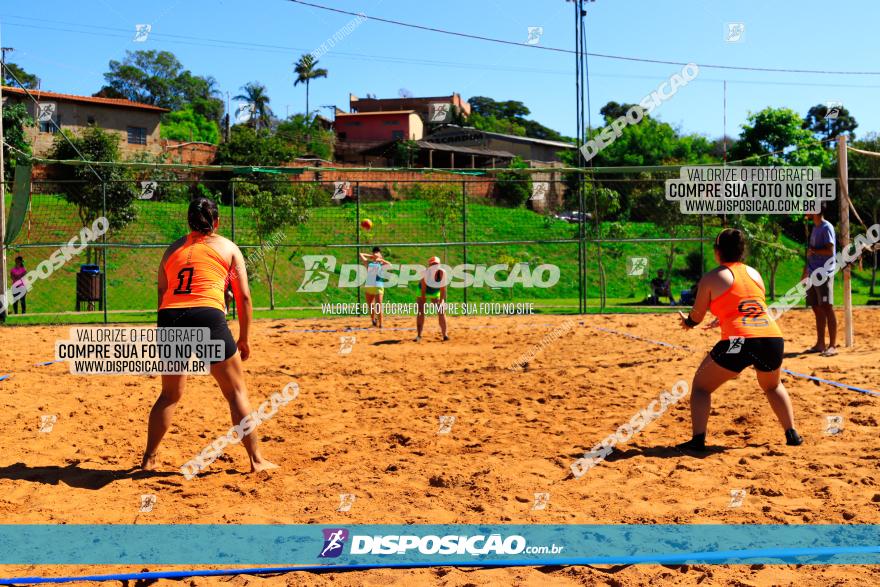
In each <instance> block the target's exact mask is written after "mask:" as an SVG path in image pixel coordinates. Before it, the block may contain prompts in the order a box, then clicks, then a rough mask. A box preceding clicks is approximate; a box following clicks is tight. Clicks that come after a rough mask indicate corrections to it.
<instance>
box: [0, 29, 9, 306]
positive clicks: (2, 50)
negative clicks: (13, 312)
mask: <svg viewBox="0 0 880 587" xmlns="http://www.w3.org/2000/svg"><path fill="white" fill-rule="evenodd" d="M7 51H12V48H11V47H3V46H2V42H0V273H2V277H0V300H2V303H0V305H2V306H3V311H2V313H0V319H2V321H3V322H5V321H6V311H7V310H8V308H6V292H7V291H8V289H7V283H6V161H5V157H4V155H5V154H4V152H3V146H4V145H5V143H4V137H3V80H4V79H6V52H7Z"/></svg>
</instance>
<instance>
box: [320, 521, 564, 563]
mask: <svg viewBox="0 0 880 587" xmlns="http://www.w3.org/2000/svg"><path fill="white" fill-rule="evenodd" d="M323 533H324V546H323V548H322V550H321V553H320V554H318V558H335V557H338V556H339V555H340V554H342V552H343V550H344V549H345V543H346V541H347V540H348V538H349V532H348V530H347V529H345V528H328V529H325V530H323ZM350 538H351V549H350V552H349V554H352V555H355V554H376V555H379V554H382V555H388V554H396V555H405V554H408V553H409V551H415V552H416V553H418V554H427V555H430V554H439V555H463V554H469V555H471V556H485V555H517V554H559V553H561V552H562V550H563V548H565V547H564V546H557V545H556V544H552V545H550V546H528V545H527V544H526V539H525V538H524V537H522V536H520V535H518V534H514V535H511V536H506V537H502V535H501V534H489V535H488V536H487V535H484V534H477V535H473V536H463V535H456V534H450V535H445V536H437V535H427V536H415V535H375V536H366V535H359V534H355V535H352V536H350Z"/></svg>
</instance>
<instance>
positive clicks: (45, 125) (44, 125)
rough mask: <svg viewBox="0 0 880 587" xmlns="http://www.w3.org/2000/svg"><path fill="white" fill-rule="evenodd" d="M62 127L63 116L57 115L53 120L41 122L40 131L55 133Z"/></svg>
mask: <svg viewBox="0 0 880 587" xmlns="http://www.w3.org/2000/svg"><path fill="white" fill-rule="evenodd" d="M59 128H61V116H59V115H57V114H56V115H55V118H54V119H53V120H48V121H46V122H41V123H40V132H45V133H49V134H53V135H54V134H55V133H57V132H58V129H59Z"/></svg>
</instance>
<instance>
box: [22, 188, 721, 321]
mask: <svg viewBox="0 0 880 587" xmlns="http://www.w3.org/2000/svg"><path fill="white" fill-rule="evenodd" d="M373 175H374V176H375V175H376V174H375V173H374V174H373ZM670 177H671V175H670ZM664 179H665V177H656V176H655V177H651V178H648V179H645V178H642V179H639V178H638V177H636V178H633V179H630V180H624V179H621V178H617V177H612V178H606V179H605V180H603V181H599V180H596V179H590V180H588V181H587V182H586V183H585V184H584V188H583V189H584V193H585V197H584V198H583V204H581V203H580V201H579V199H578V197H577V182H576V181H573V180H572V178H567V177H566V176H565V175H563V174H555V175H554V176H552V178H551V179H549V180H546V181H542V180H540V178H537V177H535V176H528V175H524V176H520V177H513V178H512V179H511V178H508V179H500V178H499V177H483V176H468V175H460V176H453V178H452V179H449V180H437V179H424V180H411V179H399V178H389V179H387V180H385V179H372V178H370V179H368V180H352V181H321V180H311V181H309V180H303V179H301V178H299V177H295V176H294V177H290V176H273V175H266V176H246V177H237V176H233V175H231V174H230V175H229V176H227V177H216V178H214V177H199V178H197V179H161V180H149V179H138V180H125V181H108V182H103V183H99V182H98V181H97V179H95V180H94V181H57V180H33V181H32V182H31V194H30V201H29V207H28V211H27V214H26V217H25V219H24V222H23V224H22V226H21V229H20V232H19V233H18V235H17V236H16V238H15V240H14V241H13V242H12V243H11V245H10V246H9V247H8V249H7V256H8V259H9V265H10V267H12V265H13V264H14V259H15V258H16V257H18V256H21V257H22V258H23V260H24V264H25V267H26V268H27V269H28V270H32V269H35V268H37V267H39V266H40V265H41V263H43V261H46V260H52V259H53V254H56V251H57V250H58V249H59V248H62V249H63V248H64V247H66V246H67V245H68V243H69V242H70V240H71V239H72V238H74V237H77V238H79V236H80V231H81V230H82V229H83V227H90V226H92V224H93V222H94V221H95V219H96V218H99V217H106V218H108V219H109V221H110V228H109V230H108V231H107V232H106V234H104V235H102V236H96V237H95V239H94V240H93V242H91V244H90V246H88V247H86V248H85V249H84V250H82V251H81V252H79V253H77V254H75V255H72V256H70V258H69V259H68V260H66V261H65V262H59V263H57V267H55V265H56V263H55V262H54V261H50V263H49V265H50V266H52V271H51V274H49V275H40V279H39V281H38V282H35V283H34V285H33V287H32V289H31V290H30V292H29V293H28V296H27V303H28V314H29V315H30V316H31V318H29V320H34V321H38V320H43V321H52V320H55V319H58V320H62V321H99V320H103V319H105V316H106V318H107V319H109V320H137V319H141V318H142V319H144V320H150V319H152V317H153V316H154V313H155V309H156V275H157V269H158V266H159V263H160V260H161V258H162V254H163V252H164V250H165V249H166V248H167V247H168V246H169V245H170V244H171V243H172V242H174V241H175V240H176V239H178V238H180V237H181V236H184V235H185V234H187V233H188V232H189V230H188V227H187V220H186V211H187V206H188V204H189V202H190V200H191V199H192V198H194V197H198V196H205V197H209V198H211V199H213V200H215V201H216V202H218V204H219V207H220V227H219V233H220V234H221V235H223V236H225V237H227V238H230V239H232V240H233V241H234V242H235V243H236V244H238V246H239V247H240V248H241V250H242V251H243V253H244V255H245V257H246V259H247V261H248V272H249V279H250V283H251V289H252V292H253V296H254V302H255V307H256V308H257V309H258V310H261V311H263V310H269V309H270V308H271V309H273V310H274V312H275V314H274V315H278V316H284V315H297V314H296V312H304V313H306V314H305V315H307V313H308V312H313V313H314V312H315V311H316V310H317V311H320V310H321V309H322V308H324V307H326V305H328V304H337V303H349V302H363V301H364V299H365V296H364V284H363V283H360V284H357V283H355V284H353V285H351V286H349V285H348V284H347V282H346V280H347V279H348V278H349V277H351V276H353V275H355V274H354V273H353V272H354V271H355V269H353V267H352V266H356V265H358V264H360V260H359V258H358V254H359V253H368V252H370V251H371V249H372V248H373V247H374V246H378V247H380V248H381V249H382V251H383V254H384V256H385V258H386V259H387V260H388V261H389V262H391V263H393V264H395V265H396V266H397V265H421V266H424V265H426V263H427V260H428V259H429V258H430V257H432V256H438V257H440V258H441V260H442V261H443V263H444V264H446V265H449V266H450V267H452V268H453V273H454V272H455V270H456V268H458V271H460V277H462V278H461V279H459V280H458V283H460V284H463V283H467V287H456V286H455V284H453V286H452V287H450V288H448V301H449V302H450V303H468V304H489V303H491V304H495V303H500V304H509V305H511V307H512V305H514V304H521V305H522V304H532V305H533V306H532V308H533V309H534V311H547V312H584V311H589V310H591V309H598V308H627V307H641V306H646V305H652V304H661V305H665V304H669V303H670V301H671V300H670V299H669V295H667V296H666V297H665V298H664V297H660V298H659V299H658V296H656V295H655V294H656V289H657V288H656V284H652V280H657V279H658V273H657V272H658V271H660V270H662V271H663V276H662V278H663V279H665V280H666V281H669V287H668V289H669V292H668V294H671V296H672V300H675V301H676V302H682V301H686V300H687V296H688V293H687V292H688V291H689V290H690V289H691V287H692V285H693V283H694V282H695V280H696V279H697V278H698V277H699V275H700V273H701V271H702V270H703V268H704V267H705V264H706V262H707V261H706V254H707V253H706V251H707V248H706V245H705V241H707V240H709V241H710V240H711V239H710V238H709V237H706V232H705V231H706V226H705V225H704V224H705V220H704V218H703V217H698V216H687V215H680V214H668V213H667V212H668V210H669V209H670V208H671V207H672V205H671V204H669V203H667V202H664V201H663V196H662V191H663V180H664ZM627 181H629V183H625V182H627ZM638 190H641V191H642V192H643V193H641V195H640V197H639V198H635V197H634V196H632V194H633V193H634V192H635V191H638ZM646 194H647V196H646ZM657 194H659V197H657ZM627 195H629V196H630V197H632V201H633V202H634V201H636V200H638V202H640V203H639V204H638V206H641V207H642V208H645V206H646V205H645V204H644V201H645V199H646V198H647V197H651V198H653V199H654V200H656V202H655V203H654V204H653V205H654V207H655V208H656V210H650V209H641V208H639V207H638V206H635V205H634V204H633V203H632V202H628V201H627V202H623V201H621V199H622V198H623V197H624V196H627ZM626 206H628V207H629V208H630V209H627V210H624V209H623V208H624V207H626ZM624 214H626V215H628V216H633V215H635V216H640V217H643V218H644V220H643V221H639V220H627V221H621V220H619V219H620V218H622V217H623V216H624ZM597 215H598V216H600V217H602V221H601V222H597V218H596V217H595V216H597ZM609 219H610V220H609ZM615 219H617V220H615ZM716 224H717V223H716ZM599 226H601V233H600V232H599V229H598V227H599ZM712 236H714V234H713V235H712ZM708 250H709V254H711V245H708ZM68 252H69V251H68ZM63 258H64V254H63V251H62V255H61V256H60V257H57V256H56V257H54V259H56V260H58V259H63ZM85 265H91V266H92V267H83V266H85ZM499 266H500V267H501V268H499ZM84 272H88V273H89V274H90V275H91V277H82V274H83V273H84ZM316 272H317V273H318V277H320V278H321V279H317V278H316V276H315V273H316ZM43 273H45V271H44V272H43ZM96 275H97V276H96ZM324 278H326V279H324ZM530 279H531V283H530ZM102 280H103V281H102ZM322 280H323V281H324V282H326V283H323V285H322V284H321V283H318V285H315V282H316V281H319V282H320V281H322ZM348 281H351V280H350V279H349V280H348ZM548 283H549V286H548ZM105 288H106V289H105ZM418 288H419V285H418V279H417V278H416V279H411V280H410V282H409V283H408V284H401V285H395V286H391V287H387V288H386V289H385V301H386V302H389V303H408V302H412V301H413V300H414V299H415V298H416V297H417V295H418ZM84 290H85V293H84ZM285 313H286V314H285ZM269 315H273V314H271V313H270V314H269ZM62 317H63V318H62ZM19 319H21V318H19Z"/></svg>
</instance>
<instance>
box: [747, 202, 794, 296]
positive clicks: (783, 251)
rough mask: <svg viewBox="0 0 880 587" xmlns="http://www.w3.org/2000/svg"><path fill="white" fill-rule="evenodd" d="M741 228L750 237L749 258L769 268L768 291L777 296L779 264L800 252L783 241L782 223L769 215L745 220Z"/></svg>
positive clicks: (791, 258)
mask: <svg viewBox="0 0 880 587" xmlns="http://www.w3.org/2000/svg"><path fill="white" fill-rule="evenodd" d="M740 228H741V229H742V230H743V232H745V233H746V236H747V237H748V243H749V250H748V253H749V258H750V259H751V260H752V262H753V264H754V265H755V266H757V267H760V268H765V269H767V272H768V273H769V274H770V282H769V283H768V284H767V286H768V288H767V292H768V294H769V295H770V297H771V298H775V297H776V273H777V271H778V270H779V266H780V265H782V264H783V263H784V262H786V261H791V260H793V259H796V258H797V257H798V255H799V252H798V251H796V250H794V249H792V248H790V247H787V246H786V245H785V243H783V242H782V232H783V227H782V224H780V223H779V222H775V221H773V220H771V219H770V218H769V217H767V216H758V217H756V218H753V219H750V221H748V222H743V223H742V225H741V226H740Z"/></svg>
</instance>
